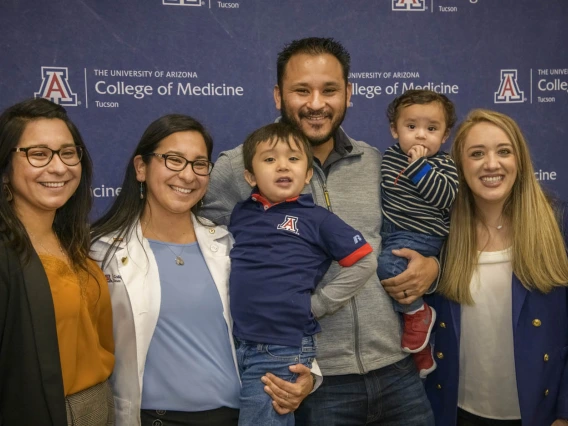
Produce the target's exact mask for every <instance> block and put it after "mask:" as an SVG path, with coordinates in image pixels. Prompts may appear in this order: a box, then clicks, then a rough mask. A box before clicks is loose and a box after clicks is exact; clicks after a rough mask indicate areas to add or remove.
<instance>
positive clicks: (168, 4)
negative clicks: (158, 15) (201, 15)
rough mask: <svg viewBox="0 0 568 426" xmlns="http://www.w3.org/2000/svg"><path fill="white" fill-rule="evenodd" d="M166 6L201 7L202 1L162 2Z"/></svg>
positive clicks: (180, 0) (171, 0)
mask: <svg viewBox="0 0 568 426" xmlns="http://www.w3.org/2000/svg"><path fill="white" fill-rule="evenodd" d="M162 4H165V5H166V6H201V0H162Z"/></svg>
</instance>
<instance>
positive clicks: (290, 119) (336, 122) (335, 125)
mask: <svg viewBox="0 0 568 426" xmlns="http://www.w3.org/2000/svg"><path fill="white" fill-rule="evenodd" d="M320 111H322V112H323V111H325V110H323V109H322V110H320ZM322 112H319V111H311V112H308V113H305V112H299V113H298V115H299V116H300V117H299V119H296V117H295V116H293V115H291V114H289V113H288V108H287V106H286V102H285V101H284V100H282V106H281V108H280V115H281V116H282V120H281V121H282V122H284V123H286V124H290V125H292V126H294V127H296V128H297V129H298V130H300V131H301V132H302V133H303V134H304V136H305V137H306V138H307V139H308V141H309V142H310V145H311V146H319V145H323V144H324V143H326V142H327V141H329V139H330V138H332V137H333V135H335V132H336V131H337V129H339V127H340V126H341V123H343V120H344V119H345V114H346V113H347V108H343V110H342V111H337V115H336V116H335V119H333V120H332V122H331V128H330V130H329V132H328V133H326V134H324V135H322V136H318V137H317V138H312V137H310V136H308V135H306V134H305V133H304V130H303V129H302V126H301V122H300V120H301V119H302V117H308V116H310V115H322ZM328 115H329V114H328Z"/></svg>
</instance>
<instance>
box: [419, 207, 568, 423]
mask: <svg viewBox="0 0 568 426" xmlns="http://www.w3.org/2000/svg"><path fill="white" fill-rule="evenodd" d="M567 229H568V220H567V216H566V215H565V216H564V231H565V232H564V233H565V238H566V230H567ZM512 292H513V294H512V301H513V317H512V319H511V326H512V328H513V341H514V355H515V372H516V377H517V391H518V394H519V405H520V408H521V419H522V422H523V426H550V425H551V424H552V423H553V422H554V420H556V419H557V418H563V419H568V365H567V360H568V358H567V353H568V288H567V287H557V288H555V289H554V290H553V291H552V292H550V293H549V294H543V293H540V292H538V291H529V290H527V289H526V288H525V287H524V286H523V285H522V284H521V282H520V281H519V280H518V278H517V277H516V276H515V275H513V282H512ZM427 302H428V303H430V304H431V306H433V307H434V308H435V309H436V313H437V318H436V325H435V327H436V328H435V335H434V357H435V359H436V362H437V364H438V368H437V369H436V370H435V371H434V372H433V373H431V374H430V375H429V376H428V377H427V379H426V393H427V394H428V398H429V399H430V403H431V404H432V410H433V411H434V417H435V419H436V425H439V426H454V425H455V424H456V417H457V404H458V379H459V352H460V349H459V345H460V331H461V307H460V305H459V304H457V303H455V302H451V301H449V300H447V299H445V298H444V297H442V296H440V295H433V296H431V297H429V298H428V299H427Z"/></svg>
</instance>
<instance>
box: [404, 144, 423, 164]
mask: <svg viewBox="0 0 568 426" xmlns="http://www.w3.org/2000/svg"><path fill="white" fill-rule="evenodd" d="M407 155H408V162H409V163H414V162H415V161H416V160H418V159H419V158H422V157H426V156H427V155H428V148H426V147H425V146H423V145H414V146H413V147H412V148H410V149H409V150H408V153H407Z"/></svg>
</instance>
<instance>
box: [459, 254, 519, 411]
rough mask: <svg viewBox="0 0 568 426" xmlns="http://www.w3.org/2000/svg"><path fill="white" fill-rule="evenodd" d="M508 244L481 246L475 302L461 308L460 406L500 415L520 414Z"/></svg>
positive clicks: (473, 292)
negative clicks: (488, 249)
mask: <svg viewBox="0 0 568 426" xmlns="http://www.w3.org/2000/svg"><path fill="white" fill-rule="evenodd" d="M512 276H513V267H512V264H511V251H510V249H507V250H502V251H496V252H481V253H480V255H479V263H478V265H477V269H476V270H475V272H474V275H473V277H472V280H471V285H470V288H471V295H472V297H473V300H474V303H475V304H474V305H473V306H466V305H463V306H462V308H461V340H460V372H459V374H460V376H459V388H458V406H459V407H460V408H462V409H463V410H465V411H468V412H470V413H472V414H475V415H477V416H481V417H486V418H490V419H498V420H514V419H520V418H521V410H520V407H519V397H518V394H517V379H516V375H515V358H514V347H513V321H512V317H513V313H512V311H513V302H512Z"/></svg>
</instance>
